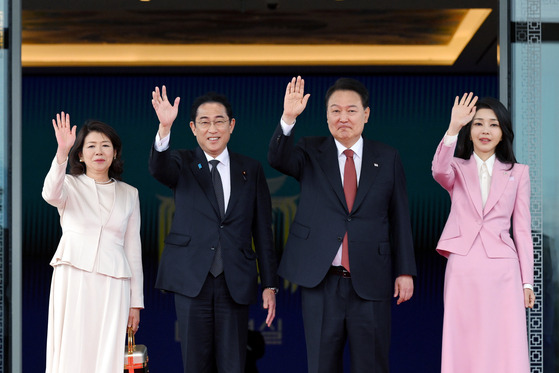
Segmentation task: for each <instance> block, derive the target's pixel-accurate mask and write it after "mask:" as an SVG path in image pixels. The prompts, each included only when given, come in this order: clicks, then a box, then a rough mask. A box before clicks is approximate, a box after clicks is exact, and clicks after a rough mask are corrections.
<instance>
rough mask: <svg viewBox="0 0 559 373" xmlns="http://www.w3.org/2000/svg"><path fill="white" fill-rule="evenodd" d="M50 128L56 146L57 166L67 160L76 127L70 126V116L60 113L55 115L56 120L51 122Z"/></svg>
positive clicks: (72, 144)
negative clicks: (54, 137) (52, 130)
mask: <svg viewBox="0 0 559 373" xmlns="http://www.w3.org/2000/svg"><path fill="white" fill-rule="evenodd" d="M52 127H53V128H54V135H55V136H56V142H57V144H58V149H57V150H56V160H57V162H58V164H62V163H64V162H65V161H66V158H68V154H69V153H70V149H72V146H74V142H75V141H76V126H74V127H72V126H71V125H70V114H68V113H64V112H61V113H60V114H56V119H53V120H52Z"/></svg>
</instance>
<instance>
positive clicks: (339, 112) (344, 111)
mask: <svg viewBox="0 0 559 373" xmlns="http://www.w3.org/2000/svg"><path fill="white" fill-rule="evenodd" d="M369 112H370V110H369V108H364V107H363V103H362V102H361V97H360V96H359V94H358V93H357V92H355V91H335V92H334V93H332V95H331V96H330V99H329V100H328V104H327V107H326V119H327V121H328V129H329V130H330V133H331V134H332V136H334V138H335V139H336V140H338V141H339V142H340V143H342V144H343V145H344V146H345V147H346V148H349V147H351V146H352V145H353V144H355V143H356V142H357V140H359V137H360V136H361V133H362V132H363V128H364V127H365V123H367V121H368V120H369Z"/></svg>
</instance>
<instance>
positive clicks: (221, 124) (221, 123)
mask: <svg viewBox="0 0 559 373" xmlns="http://www.w3.org/2000/svg"><path fill="white" fill-rule="evenodd" d="M212 124H213V125H214V126H215V127H216V128H217V129H220V130H222V129H224V128H225V127H227V125H228V124H229V121H228V120H225V119H218V120H214V121H211V120H203V121H201V122H196V125H197V126H198V127H200V128H201V129H203V130H205V129H208V128H210V126H211V125H212Z"/></svg>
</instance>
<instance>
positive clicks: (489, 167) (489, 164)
mask: <svg viewBox="0 0 559 373" xmlns="http://www.w3.org/2000/svg"><path fill="white" fill-rule="evenodd" d="M473 155H474V159H475V160H476V165H477V171H478V174H479V173H480V172H481V165H482V164H483V160H482V159H481V158H480V157H478V155H477V154H476V153H475V152H474V153H473ZM495 159H496V156H495V154H493V155H492V156H491V157H489V158H488V159H487V160H486V161H485V164H486V165H487V171H488V172H489V176H493V166H494V165H495Z"/></svg>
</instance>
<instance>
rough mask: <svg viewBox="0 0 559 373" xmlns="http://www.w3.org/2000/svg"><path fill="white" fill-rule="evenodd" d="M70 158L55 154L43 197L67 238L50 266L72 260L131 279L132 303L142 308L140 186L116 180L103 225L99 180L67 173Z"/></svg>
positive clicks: (80, 265) (79, 265)
mask: <svg viewBox="0 0 559 373" xmlns="http://www.w3.org/2000/svg"><path fill="white" fill-rule="evenodd" d="M66 166H67V161H66V162H64V163H63V164H58V162H57V161H56V157H55V158H54V160H53V161H52V164H51V168H50V170H49V172H48V174H47V176H46V178H45V183H44V185H43V192H42V196H43V198H44V199H45V201H47V202H48V203H49V204H51V205H53V206H55V207H56V208H58V213H59V214H60V225H61V226H62V238H61V239H60V243H59V244H58V248H57V249H56V252H55V254H54V257H53V258H52V260H51V262H50V265H52V266H53V267H54V266H56V265H59V264H67V265H71V266H73V267H76V268H79V269H81V270H84V271H88V272H93V270H94V269H95V262H96V260H97V258H98V265H97V268H96V270H97V272H98V273H100V274H103V275H107V276H111V277H115V278H130V293H131V294H130V307H137V308H143V307H144V296H143V282H144V280H143V271H142V245H141V241H140V201H139V197H138V190H137V189H136V188H134V187H132V186H130V185H128V184H126V183H123V182H121V181H116V182H115V183H116V184H115V198H114V203H113V207H112V210H111V212H110V215H109V218H108V220H107V222H106V223H105V224H102V219H101V211H100V204H99V198H98V195H97V189H96V188H97V187H96V186H95V180H93V179H92V178H90V177H88V176H86V175H85V174H82V175H79V176H73V175H67V174H66Z"/></svg>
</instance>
